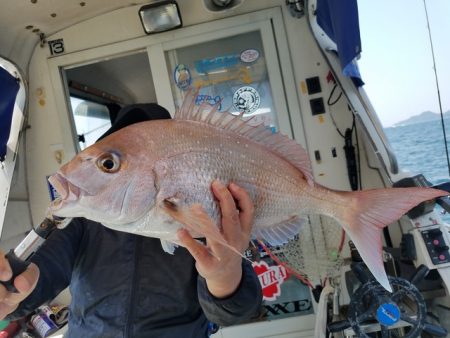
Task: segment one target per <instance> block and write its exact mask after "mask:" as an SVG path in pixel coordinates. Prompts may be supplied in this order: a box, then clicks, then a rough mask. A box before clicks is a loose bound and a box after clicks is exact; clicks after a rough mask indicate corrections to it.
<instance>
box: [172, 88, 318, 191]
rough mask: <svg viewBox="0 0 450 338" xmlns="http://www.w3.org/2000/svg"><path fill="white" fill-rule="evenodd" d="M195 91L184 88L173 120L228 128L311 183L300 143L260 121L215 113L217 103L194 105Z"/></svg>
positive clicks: (309, 172)
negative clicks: (182, 96)
mask: <svg viewBox="0 0 450 338" xmlns="http://www.w3.org/2000/svg"><path fill="white" fill-rule="evenodd" d="M197 95H198V92H197V91H192V90H190V91H188V92H187V94H186V97H185V98H184V101H183V104H182V105H181V108H180V109H178V110H177V112H176V113H175V116H174V119H176V120H189V121H197V122H202V123H207V124H209V125H211V126H214V127H217V128H220V129H223V130H229V131H232V132H234V133H237V134H239V135H241V136H243V137H245V138H248V139H250V140H252V141H254V142H257V143H259V144H261V145H264V146H265V147H267V148H269V149H270V150H271V151H272V152H274V153H276V154H277V155H278V156H280V157H282V158H283V159H285V160H286V161H288V162H289V163H291V164H292V165H294V166H295V167H296V168H297V169H299V170H300V171H301V172H302V173H303V175H304V176H305V178H306V180H307V182H308V184H309V185H311V186H312V185H313V174H312V169H311V162H310V160H309V156H308V153H307V152H306V150H305V149H303V147H302V146H301V145H299V144H298V143H297V142H295V141H294V140H291V139H290V138H288V137H287V136H285V135H283V134H280V133H279V132H275V133H273V132H272V130H271V129H269V128H267V127H266V126H265V125H264V124H263V123H260V124H255V123H252V117H250V118H245V117H244V116H243V114H242V113H241V114H240V115H233V114H231V113H230V112H228V111H225V112H219V111H218V110H219V104H216V105H214V106H212V105H210V104H208V103H201V104H200V105H196V103H195V98H196V97H197Z"/></svg>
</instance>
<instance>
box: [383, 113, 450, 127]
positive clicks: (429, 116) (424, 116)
mask: <svg viewBox="0 0 450 338" xmlns="http://www.w3.org/2000/svg"><path fill="white" fill-rule="evenodd" d="M448 118H450V110H448V111H446V112H445V113H444V119H448ZM440 120H441V114H438V113H434V112H431V111H425V112H422V113H420V114H419V115H414V116H411V117H410V118H408V119H406V120H403V121H400V122H397V123H394V124H392V125H391V126H387V127H384V128H395V127H402V126H407V125H411V124H417V123H423V122H432V121H440Z"/></svg>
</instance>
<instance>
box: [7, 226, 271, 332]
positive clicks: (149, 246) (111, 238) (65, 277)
mask: <svg viewBox="0 0 450 338" xmlns="http://www.w3.org/2000/svg"><path fill="white" fill-rule="evenodd" d="M31 260H32V261H33V262H34V263H36V264H37V265H38V266H39V269H40V272H41V274H40V277H39V281H38V284H37V287H36V289H35V290H34V291H33V293H32V294H31V295H30V296H29V297H28V298H27V299H25V300H24V301H23V302H22V303H21V304H20V306H19V308H18V309H17V310H16V311H15V312H14V313H13V314H12V315H11V316H10V318H14V317H19V316H23V315H25V314H27V313H29V312H31V311H32V310H34V309H35V308H37V307H38V306H39V305H41V304H42V303H44V302H46V301H49V300H51V299H53V298H54V297H55V296H56V295H57V294H58V293H59V292H60V291H62V290H63V289H64V288H66V287H67V286H68V285H69V284H70V291H71V294H72V303H71V304H70V317H69V330H68V337H73V338H75V337H76V338H79V337H84V338H87V337H146V338H148V337H167V338H178V337H180V338H189V337H195V338H199V337H206V336H207V324H208V320H209V321H212V322H215V323H217V324H219V325H222V326H228V325H233V324H238V323H241V322H243V321H246V320H248V319H250V318H251V317H254V316H255V315H257V313H258V311H259V308H260V306H261V300H262V296H261V287H260V284H259V281H258V279H257V277H256V275H255V273H254V272H253V269H252V267H251V265H250V264H249V263H248V262H245V261H243V278H242V281H241V284H240V286H239V288H238V290H237V291H236V292H235V293H234V294H233V295H231V296H230V297H228V298H226V299H216V298H215V297H213V296H212V295H211V294H210V293H209V292H208V289H207V287H206V283H205V280H204V279H203V278H202V277H200V276H199V275H198V273H197V271H196V269H195V265H194V260H193V258H192V256H191V255H190V254H189V253H188V252H187V250H185V249H184V248H177V249H176V251H175V254H174V255H170V254H167V253H165V252H164V251H163V250H162V248H161V245H160V241H159V240H158V239H154V238H147V237H142V236H137V235H132V234H128V233H122V232H117V231H113V230H110V229H108V228H106V227H103V226H102V225H100V224H98V223H95V222H92V221H89V220H86V219H83V218H79V219H74V220H73V221H72V222H71V223H70V224H69V225H68V226H67V227H66V228H65V229H64V230H57V231H55V232H54V233H53V234H52V235H51V236H50V238H49V239H47V241H46V242H45V243H44V245H43V246H42V247H41V248H40V249H39V250H38V252H37V253H36V254H35V255H34V256H33V257H32V259H31ZM207 318H208V319H207Z"/></svg>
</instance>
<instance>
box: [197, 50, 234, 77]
mask: <svg viewBox="0 0 450 338" xmlns="http://www.w3.org/2000/svg"><path fill="white" fill-rule="evenodd" d="M239 62H240V55H236V54H230V55H223V56H218V57H215V58H212V59H203V60H199V61H195V70H196V71H197V73H199V74H206V73H209V72H212V71H214V70H219V69H225V68H230V67H233V66H235V65H237V64H238V63H239Z"/></svg>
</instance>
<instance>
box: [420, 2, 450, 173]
mask: <svg viewBox="0 0 450 338" xmlns="http://www.w3.org/2000/svg"><path fill="white" fill-rule="evenodd" d="M423 7H424V8H425V16H426V19H427V28H428V37H429V40H430V47H431V56H432V59H433V70H434V78H435V81H436V91H437V96H438V102H439V111H440V114H441V126H442V133H443V134H444V145H445V155H446V156H447V168H448V174H449V176H450V159H449V156H448V146H447V136H446V133H445V122H444V113H443V112H442V102H441V92H440V89H439V79H438V75H437V69H436V59H435V56H434V47H433V39H432V38H431V27H430V20H429V18H428V10H427V4H426V1H425V0H423Z"/></svg>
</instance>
